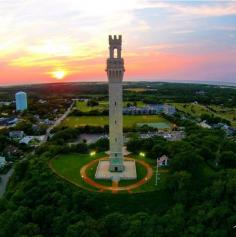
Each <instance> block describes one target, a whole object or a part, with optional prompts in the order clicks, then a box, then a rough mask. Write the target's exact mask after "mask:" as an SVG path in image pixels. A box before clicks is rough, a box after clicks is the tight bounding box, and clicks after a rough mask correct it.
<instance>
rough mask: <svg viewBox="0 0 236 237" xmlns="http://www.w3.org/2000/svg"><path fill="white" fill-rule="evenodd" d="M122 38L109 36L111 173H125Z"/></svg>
mask: <svg viewBox="0 0 236 237" xmlns="http://www.w3.org/2000/svg"><path fill="white" fill-rule="evenodd" d="M121 45H122V37H121V35H119V36H118V37H117V36H116V35H115V36H113V37H112V36H111V35H110V36H109V52H110V54H109V58H108V59H107V68H106V71H107V77H108V80H109V136H110V167H109V169H110V171H111V172H113V171H115V172H122V171H124V160H123V152H122V150H123V109H122V108H123V100H122V80H123V75H124V71H125V68H124V59H123V58H122V57H121Z"/></svg>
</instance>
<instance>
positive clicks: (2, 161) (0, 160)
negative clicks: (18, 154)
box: [0, 156, 7, 168]
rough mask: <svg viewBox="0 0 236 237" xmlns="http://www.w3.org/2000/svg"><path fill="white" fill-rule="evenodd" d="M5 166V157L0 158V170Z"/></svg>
mask: <svg viewBox="0 0 236 237" xmlns="http://www.w3.org/2000/svg"><path fill="white" fill-rule="evenodd" d="M6 164H7V162H6V159H5V157H3V156H0V168H3V167H4V166H5V165H6Z"/></svg>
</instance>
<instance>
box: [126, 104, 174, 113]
mask: <svg viewBox="0 0 236 237" xmlns="http://www.w3.org/2000/svg"><path fill="white" fill-rule="evenodd" d="M161 113H164V114H166V115H173V114H175V113H176V109H175V107H174V106H171V105H167V104H156V105H147V106H145V107H136V106H130V107H127V108H124V109H123V114H132V115H136V114H161Z"/></svg>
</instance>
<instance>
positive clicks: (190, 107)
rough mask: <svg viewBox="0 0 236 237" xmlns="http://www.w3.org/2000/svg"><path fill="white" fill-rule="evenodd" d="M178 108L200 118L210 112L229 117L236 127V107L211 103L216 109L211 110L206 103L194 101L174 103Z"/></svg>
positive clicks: (210, 113) (210, 106)
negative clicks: (194, 102) (193, 102)
mask: <svg viewBox="0 0 236 237" xmlns="http://www.w3.org/2000/svg"><path fill="white" fill-rule="evenodd" d="M172 104H173V105H174V106H175V107H176V108H177V109H178V110H180V111H183V112H185V113H188V114H190V115H191V116H193V117H196V118H199V117H200V116H201V115H202V114H209V115H214V116H218V117H221V118H224V119H227V120H229V121H230V122H231V124H232V126H233V127H236V108H226V107H222V106H219V105H209V108H212V109H213V110H215V111H212V110H210V109H209V108H207V107H206V106H204V105H200V104H192V103H172Z"/></svg>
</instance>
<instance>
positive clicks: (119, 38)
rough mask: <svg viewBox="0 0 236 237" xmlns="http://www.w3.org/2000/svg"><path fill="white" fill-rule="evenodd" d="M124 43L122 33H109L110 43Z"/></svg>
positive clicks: (114, 44) (113, 44) (116, 44)
mask: <svg viewBox="0 0 236 237" xmlns="http://www.w3.org/2000/svg"><path fill="white" fill-rule="evenodd" d="M121 44H122V36H121V35H118V36H117V35H114V36H112V35H109V45H110V46H111V45H112V46H121Z"/></svg>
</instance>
